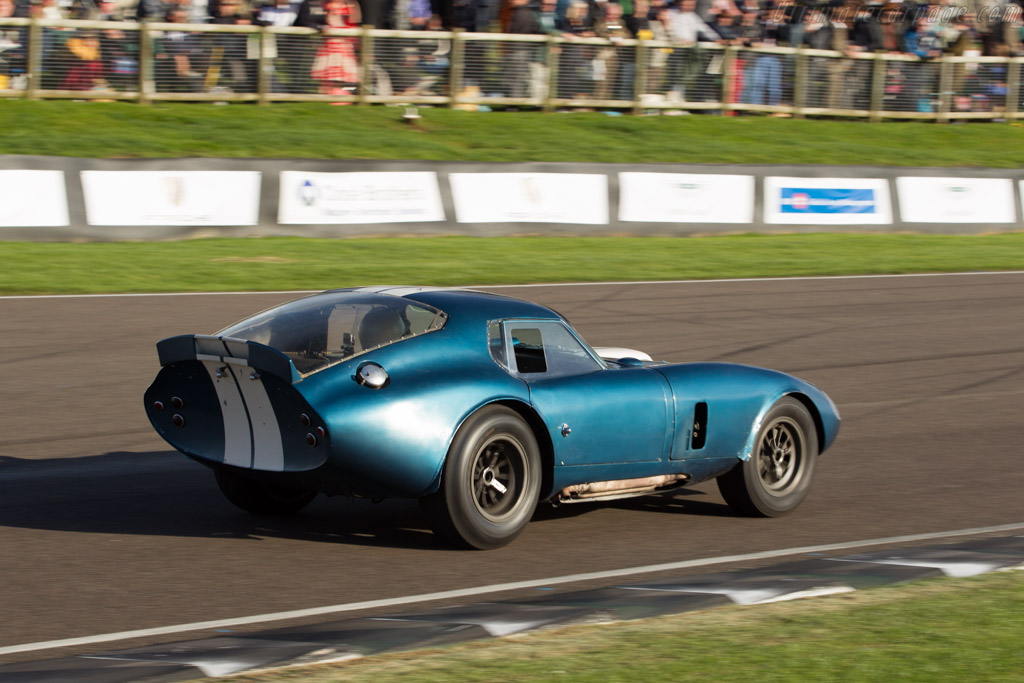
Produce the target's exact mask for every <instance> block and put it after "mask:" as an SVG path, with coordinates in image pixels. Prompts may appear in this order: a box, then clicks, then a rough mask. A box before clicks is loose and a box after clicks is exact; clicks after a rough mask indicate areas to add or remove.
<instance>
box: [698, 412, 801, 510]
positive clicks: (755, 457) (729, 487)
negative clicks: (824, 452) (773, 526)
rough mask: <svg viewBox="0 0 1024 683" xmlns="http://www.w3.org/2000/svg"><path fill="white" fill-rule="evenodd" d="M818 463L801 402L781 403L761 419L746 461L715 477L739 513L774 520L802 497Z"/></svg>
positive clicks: (791, 507) (726, 498)
mask: <svg viewBox="0 0 1024 683" xmlns="http://www.w3.org/2000/svg"><path fill="white" fill-rule="evenodd" d="M817 461H818V436H817V431H816V430H815V428H814V420H813V419H812V418H811V414H810V413H809V412H808V411H807V408H806V407H805V406H804V404H802V403H800V401H797V400H796V399H793V398H789V397H784V398H782V399H779V401H778V402H777V403H776V404H775V405H774V406H772V408H771V410H769V411H768V414H767V415H765V418H764V421H763V422H762V424H761V430H760V431H759V432H758V434H757V441H755V442H754V452H753V453H752V454H751V457H750V459H749V460H746V461H744V462H740V463H739V464H737V465H736V467H734V468H732V469H731V470H729V471H728V472H726V473H725V474H723V475H722V476H720V477H718V490H719V491H721V492H722V497H723V498H725V502H727V503H728V504H729V506H730V507H731V508H733V509H734V510H736V511H738V512H742V513H743V514H747V515H752V516H757V517H779V516H781V515H784V514H786V513H788V512H790V511H792V510H793V509H794V508H796V506H798V505H799V504H800V502H801V501H803V499H804V498H805V497H806V496H807V493H808V491H810V488H811V480H812V479H813V478H814V467H815V465H816V463H817Z"/></svg>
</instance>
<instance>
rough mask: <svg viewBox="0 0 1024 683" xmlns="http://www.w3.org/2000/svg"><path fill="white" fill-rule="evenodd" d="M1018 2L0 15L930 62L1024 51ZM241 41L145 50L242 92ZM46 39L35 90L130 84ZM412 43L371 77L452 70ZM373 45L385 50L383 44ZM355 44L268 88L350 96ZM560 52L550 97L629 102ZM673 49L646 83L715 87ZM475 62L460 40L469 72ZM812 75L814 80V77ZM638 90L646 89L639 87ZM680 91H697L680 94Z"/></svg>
mask: <svg viewBox="0 0 1024 683" xmlns="http://www.w3.org/2000/svg"><path fill="white" fill-rule="evenodd" d="M1022 4H1024V0H1012V1H1011V0H923V1H921V2H917V1H915V0H889V1H887V2H876V1H874V0H0V19H2V18H5V17H38V18H44V19H90V20H101V21H163V22H170V23H177V24H204V23H205V24H214V25H255V26H275V27H287V26H299V27H306V28H312V29H320V30H323V29H329V28H351V27H357V26H366V25H368V26H372V27H376V28H382V29H404V30H447V29H462V30H466V31H471V32H501V33H507V34H526V35H553V36H558V37H561V38H565V39H566V40H567V41H568V43H567V45H571V43H572V41H573V40H575V39H578V38H589V37H594V38H604V39H608V40H610V41H611V43H612V44H613V45H614V44H615V42H616V41H619V40H622V39H629V38H638V39H645V40H657V41H663V42H666V43H669V44H681V45H693V46H700V45H702V44H719V45H732V46H742V47H771V46H790V47H808V48H815V49H834V50H840V51H842V52H844V53H846V54H854V53H858V52H861V53H874V52H879V51H881V52H885V53H890V54H895V53H900V54H906V55H912V56H916V57H918V58H920V59H922V60H928V59H932V58H934V57H938V56H940V55H943V54H952V55H967V56H971V55H977V56H1014V55H1022V54H1024V50H1022V47H1021V45H1022V43H1021V37H1022V27H1024V23H1022V11H1021V10H1022ZM19 31H20V32H19ZM24 32H25V30H24V29H17V30H16V29H5V28H4V27H0V65H6V68H5V70H4V72H3V73H0V89H2V88H5V87H14V86H13V85H12V83H13V81H12V80H11V79H12V78H16V77H17V75H16V73H15V72H16V71H17V69H16V68H13V67H12V65H15V66H16V65H17V64H18V63H19V59H21V60H22V61H23V60H24V54H23V53H24V44H25V42H26V41H25V35H24ZM253 38H256V36H245V35H239V34H225V33H217V34H214V35H212V36H209V35H206V36H204V35H201V34H198V33H196V32H189V31H187V30H182V31H180V32H163V33H162V34H161V36H160V39H159V41H158V44H157V45H156V47H155V52H154V62H155V64H156V69H155V71H156V77H157V80H158V81H159V87H160V88H161V89H164V90H170V91H183V92H199V91H211V90H213V89H216V88H218V87H225V88H226V87H230V88H232V89H234V90H235V91H238V92H254V88H255V83H256V80H257V78H258V74H257V71H258V69H257V64H258V61H257V58H258V56H259V51H260V49H261V47H260V46H259V44H258V41H257V42H256V43H254V42H253V40H252V39H253ZM57 39H60V40H61V45H60V48H61V49H62V50H64V51H65V52H67V53H68V54H70V55H72V57H73V59H70V60H69V61H70V62H71V65H70V66H69V67H67V68H64V69H60V70H56V69H54V70H50V71H49V72H48V73H47V74H44V77H43V78H44V82H43V84H42V87H43V88H57V89H71V90H76V89H80V90H82V89H91V88H97V87H114V88H120V87H121V86H122V85H123V86H125V87H126V88H127V89H130V88H128V85H130V83H131V82H133V81H134V80H137V74H138V44H137V43H138V41H137V39H136V37H135V36H126V34H125V32H124V31H121V30H119V29H113V28H111V29H102V30H78V31H74V32H73V35H72V33H68V34H66V35H63V36H60V35H58V36H57V37H56V38H54V37H52V36H51V34H50V33H47V34H46V36H44V40H50V41H51V42H53V41H55V40H57ZM305 42H307V43H308V42H310V41H305ZM423 42H424V44H425V46H426V47H421V48H418V49H416V50H415V51H412V52H410V50H409V48H405V54H404V55H403V56H402V57H400V60H404V62H406V63H407V65H408V66H409V67H410V69H409V71H410V74H412V75H410V76H408V77H403V76H402V74H401V73H400V70H399V69H391V70H389V73H388V74H379V75H382V76H386V77H390V78H392V79H394V80H395V81H396V83H393V84H392V83H389V84H388V88H392V87H393V88H394V90H395V91H397V92H414V91H417V90H420V91H424V92H428V89H429V85H430V83H432V82H436V81H438V80H439V79H441V78H443V74H444V72H446V71H447V70H448V68H449V65H450V61H449V57H450V51H451V44H450V41H448V40H445V39H437V40H425V41H423ZM381 43H382V44H385V45H386V42H385V41H381ZM524 45H526V46H525V47H522V48H516V47H512V48H509V49H508V51H507V53H506V54H505V55H504V56H503V57H502V60H503V63H504V68H506V69H507V70H509V71H510V72H516V73H519V74H520V75H521V76H520V77H517V78H515V79H513V82H511V83H508V84H507V87H504V88H503V90H504V91H505V94H508V95H511V96H513V97H522V96H525V95H529V94H531V92H530V90H531V81H533V82H536V81H537V80H538V78H539V77H540V76H543V65H542V61H543V60H542V59H541V58H540V57H539V56H538V53H537V51H536V49H535V48H534V46H532V45H528V44H524ZM19 50H20V53H19ZM46 50H47V45H44V52H46ZM357 52H358V46H357V43H356V40H355V39H353V38H349V37H335V36H331V35H330V34H328V35H327V36H325V37H324V38H323V39H322V40H320V41H317V42H316V44H315V46H314V47H303V48H302V49H300V50H298V51H297V52H296V53H295V54H293V55H291V57H290V58H289V59H288V60H286V63H285V64H284V66H283V67H282V68H280V73H275V75H274V79H275V84H274V87H275V88H284V87H286V86H285V84H286V83H287V82H289V81H291V82H298V81H300V80H303V81H305V82H307V83H308V82H312V83H313V84H314V87H315V88H316V90H314V91H319V92H322V93H339V94H344V93H345V92H351V91H352V90H354V87H355V84H356V83H357V82H358V80H359V65H358V55H357ZM565 52H566V55H565V59H564V60H563V64H564V65H565V66H566V67H568V68H563V69H562V70H561V71H560V73H559V79H560V82H559V89H560V91H561V92H565V93H567V94H568V95H570V96H574V97H575V96H584V97H587V96H589V97H592V98H596V99H608V98H610V97H613V98H617V99H632V97H633V95H632V93H633V87H632V77H633V74H634V69H635V64H634V63H633V62H632V61H631V58H628V57H621V56H619V55H618V54H617V53H616V51H615V50H614V49H604V50H602V49H600V48H586V49H585V50H584V49H583V48H581V49H579V50H577V51H576V52H575V53H572V54H570V52H571V50H569V49H568V47H567V48H566V49H565ZM680 54H681V53H680V52H679V51H678V50H676V51H675V53H673V51H672V50H671V49H667V50H655V51H652V56H651V57H650V61H649V63H647V64H646V68H647V71H648V78H649V79H652V82H654V81H657V82H658V83H660V84H661V86H664V89H672V88H677V86H676V85H675V84H677V83H683V82H684V81H687V79H688V81H687V82H688V83H689V85H690V86H691V90H693V91H698V90H701V89H707V90H708V91H709V92H710V91H713V90H714V88H715V87H717V83H720V79H719V80H717V81H716V80H715V76H716V75H719V74H720V73H721V64H716V63H715V61H714V59H715V58H710V59H709V60H705V62H703V63H700V64H699V65H698V70H699V73H698V74H697V75H693V74H691V75H690V76H687V75H686V74H685V73H683V72H684V71H686V69H688V68H689V66H688V65H687V64H685V63H683V61H682V60H681V57H680ZM474 57H475V55H474V54H473V53H472V51H471V48H467V54H466V55H465V59H466V64H467V77H468V78H470V80H471V76H472V74H470V73H469V70H470V66H471V65H472V64H473V59H474ZM719 58H720V57H719ZM573 59H575V66H573ZM741 66H743V68H744V74H743V83H741V84H740V85H739V86H738V87H740V88H742V89H743V92H737V93H736V94H735V95H736V96H735V98H734V99H735V101H744V102H751V103H754V104H760V103H767V104H777V103H778V102H779V100H780V97H781V89H782V63H781V60H780V59H778V58H776V57H772V56H771V55H759V56H753V55H752V56H750V57H748V58H747V62H746V63H745V64H743V65H741ZM413 67H415V69H413ZM413 71H415V73H414V74H413ZM531 71H532V73H533V74H534V77H531V75H530V73H531ZM813 75H814V74H813V73H812V76H813ZM47 78H49V82H47V81H46V79H47ZM908 78H909V77H908ZM824 79H825V76H824V75H822V76H821V79H819V80H824ZM862 80H863V79H862ZM1003 80H1005V77H1003ZM403 81H407V82H403ZM584 81H586V83H584ZM424 83H426V85H425V86H424ZM661 86H659V87H661ZM645 87H653V86H652V85H651V83H649V84H647V86H645ZM679 87H681V86H679ZM914 87H916V88H917V89H918V90H920V89H921V87H923V86H915V85H914V84H913V83H909V84H908V86H907V91H908V92H909V91H910V90H912V89H913V88H914ZM677 89H678V88H677ZM833 89H835V88H833ZM307 91H308V90H307ZM686 98H687V99H688V100H690V101H693V100H699V99H700V98H699V97H697V96H695V95H693V94H692V93H688V94H687V97H686ZM709 99H710V98H709Z"/></svg>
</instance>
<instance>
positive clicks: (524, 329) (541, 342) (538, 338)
mask: <svg viewBox="0 0 1024 683" xmlns="http://www.w3.org/2000/svg"><path fill="white" fill-rule="evenodd" d="M506 325H508V327H509V328H510V332H509V336H510V337H511V343H512V349H513V353H514V354H515V359H516V370H517V371H518V373H519V374H521V375H540V374H543V375H544V376H545V377H563V376H567V375H582V374H586V373H588V372H594V371H596V370H600V369H601V364H600V363H598V361H596V360H595V359H594V357H593V356H592V355H590V353H589V352H588V351H587V349H586V348H585V347H584V346H583V345H582V344H581V343H580V342H579V340H578V339H576V337H574V336H573V334H572V333H571V332H570V331H569V330H568V329H566V327H565V326H564V325H562V324H561V323H557V322H550V323H548V322H538V323H527V324H522V325H521V326H519V325H515V324H511V325H509V324H508V323H506Z"/></svg>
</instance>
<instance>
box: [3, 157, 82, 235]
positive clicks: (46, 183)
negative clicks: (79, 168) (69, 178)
mask: <svg viewBox="0 0 1024 683" xmlns="http://www.w3.org/2000/svg"><path fill="white" fill-rule="evenodd" d="M68 224H69V220H68V196H67V191H66V188H65V186H64V171H0V227H4V228H59V227H63V226H65V225H68Z"/></svg>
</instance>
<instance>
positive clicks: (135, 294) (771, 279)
mask: <svg viewBox="0 0 1024 683" xmlns="http://www.w3.org/2000/svg"><path fill="white" fill-rule="evenodd" d="M989 275H1024V270H994V271H968V272H962V273H895V274H891V275H885V274H881V275H805V276H798V277H745V278H716V279H707V280H608V281H604V282H538V283H532V284H520V285H458V286H452V287H437V288H436V289H529V288H536V287H602V286H607V285H697V284H717V283H722V282H804V281H807V282H815V281H819V280H888V279H906V278H922V277H926V278H931V277H975V276H989ZM383 288H384V289H394V288H395V286H394V285H390V286H387V287H383ZM413 289H418V288H413ZM432 289H434V288H432ZM323 291H325V290H322V289H294V290H291V289H286V290H269V291H265V292H258V291H250V292H159V293H146V292H133V293H127V294H125V293H122V294H13V295H8V296H0V301H4V300H17V299H33V300H36V299H113V298H136V297H146V296H149V297H170V296H261V295H273V294H294V295H296V296H302V295H306V294H319V293H320V292H323Z"/></svg>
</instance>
